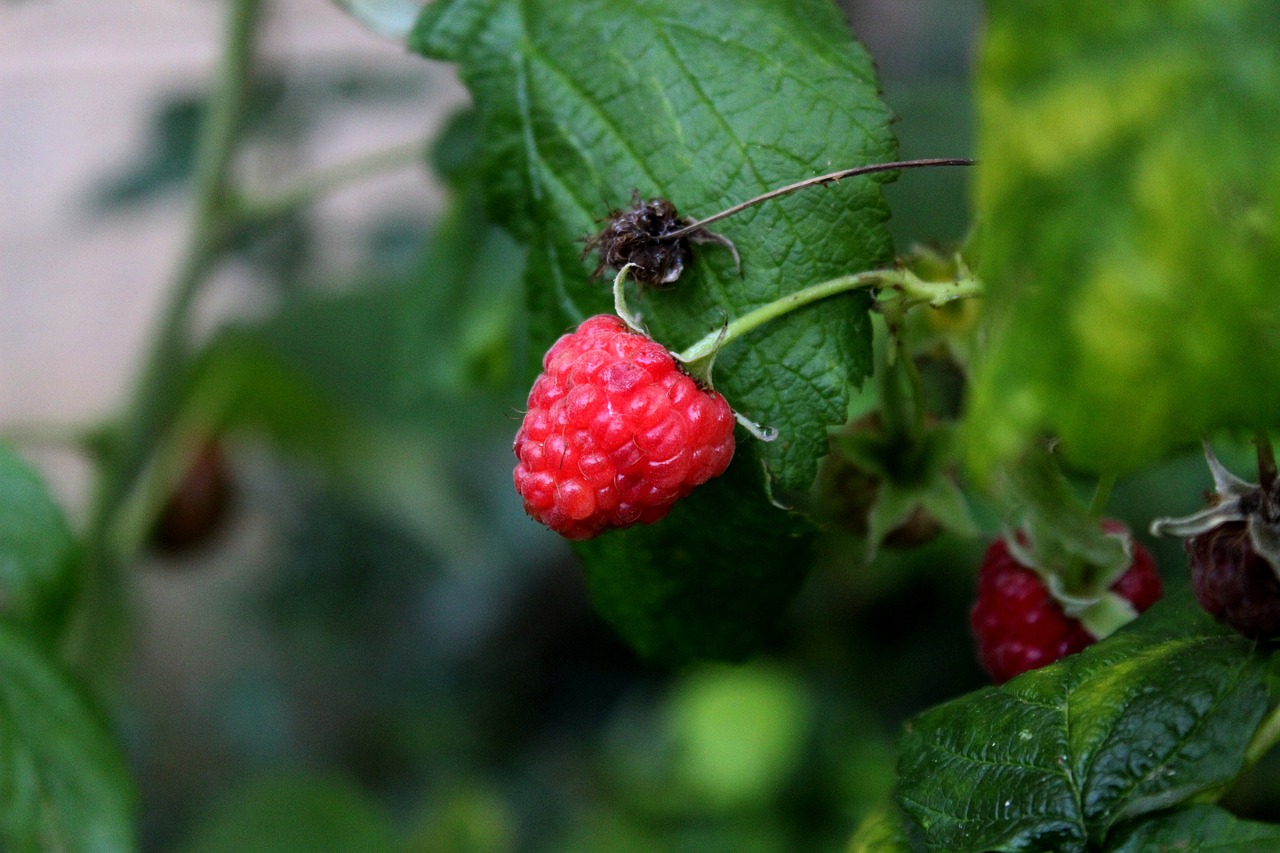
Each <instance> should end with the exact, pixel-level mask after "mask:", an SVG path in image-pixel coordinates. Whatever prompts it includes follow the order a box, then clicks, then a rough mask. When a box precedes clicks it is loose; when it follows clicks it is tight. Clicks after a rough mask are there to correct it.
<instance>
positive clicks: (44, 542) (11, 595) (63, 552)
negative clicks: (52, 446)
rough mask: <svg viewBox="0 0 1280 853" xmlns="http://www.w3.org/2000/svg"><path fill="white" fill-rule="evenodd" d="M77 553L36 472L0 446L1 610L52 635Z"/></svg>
mask: <svg viewBox="0 0 1280 853" xmlns="http://www.w3.org/2000/svg"><path fill="white" fill-rule="evenodd" d="M77 551H78V549H77V547H76V542H75V540H74V538H73V537H72V535H71V529H70V528H69V527H68V526H67V521H66V518H65V517H64V516H63V514H62V510H61V509H60V508H59V507H58V505H57V504H56V503H54V501H53V498H52V497H51V496H50V495H49V492H48V490H47V489H46V488H45V485H44V481H43V480H41V478H40V475H39V474H38V473H37V472H36V471H35V470H34V469H32V468H31V467H30V466H29V465H27V464H26V463H25V462H23V461H22V460H21V459H20V458H19V457H18V456H17V455H16V454H15V453H13V451H11V450H9V449H8V448H7V447H5V446H3V445H0V613H3V615H4V616H5V617H7V618H9V619H11V620H14V621H16V622H20V623H22V624H23V625H24V626H26V627H28V628H29V629H30V630H33V631H34V632H36V633H37V634H39V635H41V636H43V637H52V636H54V635H56V634H57V632H58V629H59V627H60V626H61V624H62V621H63V617H65V616H66V610H67V605H68V604H69V602H70V597H71V593H72V591H73V586H74V579H75V578H74V572H75V561H76V554H77Z"/></svg>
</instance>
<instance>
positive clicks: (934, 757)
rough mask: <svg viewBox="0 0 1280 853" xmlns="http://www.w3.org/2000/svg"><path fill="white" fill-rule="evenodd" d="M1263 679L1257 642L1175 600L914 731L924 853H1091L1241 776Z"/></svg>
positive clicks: (929, 717)
mask: <svg viewBox="0 0 1280 853" xmlns="http://www.w3.org/2000/svg"><path fill="white" fill-rule="evenodd" d="M1266 672H1267V657H1266V656H1265V655H1264V654H1261V653H1259V652H1258V651H1257V650H1256V649H1255V647H1254V645H1253V644H1252V643H1249V642H1247V641H1245V640H1244V639H1242V638H1240V637H1239V636H1236V635H1234V634H1227V633H1224V632H1223V630H1222V629H1221V628H1219V627H1218V626H1216V625H1214V624H1213V623H1212V621H1211V620H1209V619H1208V617H1206V616H1205V615H1204V614H1203V613H1200V612H1199V611H1198V610H1196V609H1195V608H1193V607H1192V606H1190V602H1189V601H1188V600H1186V597H1185V596H1177V597H1175V598H1174V599H1172V600H1167V601H1165V602H1162V603H1161V604H1159V605H1157V606H1156V607H1155V608H1153V609H1152V610H1151V611H1150V613H1149V614H1147V615H1145V616H1144V617H1143V618H1141V619H1139V620H1137V621H1136V622H1134V623H1132V624H1131V626H1130V627H1129V628H1126V629H1124V630H1122V631H1120V632H1118V633H1117V634H1116V635H1114V636H1113V637H1111V638H1109V639H1108V640H1105V641H1103V642H1102V643H1099V644H1098V645H1096V646H1093V647H1091V648H1090V649H1087V650H1086V651H1085V652H1083V653H1082V654H1080V655H1076V656H1071V657H1068V658H1066V659H1065V660H1063V661H1061V662H1060V663H1058V664H1056V665H1054V666H1050V667H1046V668H1044V669H1040V670H1035V671H1033V672H1030V673H1027V674H1025V675H1023V676H1020V677H1019V678H1016V679H1014V680H1013V681H1011V682H1009V683H1008V684H1006V685H1004V686H1002V687H999V688H988V689H986V690H981V691H979V692H977V693H972V694H969V695H968V696H964V697H961V698H959V699H956V700H954V701H952V702H948V703H946V704H944V705H942V706H939V707H937V708H934V709H933V710H930V711H927V712H925V713H924V714H922V715H920V716H919V717H917V718H915V719H914V720H912V721H911V722H910V723H909V724H908V726H907V730H906V734H905V735H904V737H903V740H902V744H901V757H900V762H899V773H900V779H899V788H898V798H899V802H900V803H901V805H902V807H903V809H904V810H905V811H906V812H907V813H908V814H909V815H910V816H911V817H912V819H913V820H914V821H915V822H916V823H917V824H918V825H919V827H920V829H921V830H922V833H923V837H924V842H925V848H926V849H927V850H930V851H948V853H969V851H972V853H981V851H987V850H1006V851H1014V850H1020V851H1033V850H1041V851H1058V853H1082V851H1084V850H1086V849H1096V848H1097V846H1099V845H1101V844H1102V843H1103V842H1104V841H1105V840H1106V839H1107V838H1108V834H1109V833H1110V832H1111V831H1112V829H1113V827H1115V826H1116V825H1117V824H1119V823H1121V822H1123V821H1126V820H1130V819H1133V818H1137V817H1141V816H1143V815H1147V814H1150V813H1153V812H1157V811H1160V810H1162V809H1167V808H1169V807H1171V806H1175V805H1178V804H1180V803H1184V802H1187V801H1188V800H1189V799H1190V798H1192V797H1194V796H1196V795H1199V794H1202V793H1204V792H1209V791H1214V790H1215V789H1218V788H1219V787H1220V786H1222V785H1225V784H1226V783H1228V782H1230V781H1231V780H1232V779H1233V778H1234V777H1235V776H1236V775H1237V774H1238V773H1239V772H1240V770H1241V768H1242V766H1243V764H1244V759H1245V750H1246V748H1247V746H1248V744H1249V740H1250V738H1251V736H1252V734H1253V731H1254V729H1256V728H1257V726H1258V723H1259V722H1260V721H1261V719H1262V716H1263V714H1264V713H1265V712H1266V709H1267V704H1268V696H1267V681H1266Z"/></svg>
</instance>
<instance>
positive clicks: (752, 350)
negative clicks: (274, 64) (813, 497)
mask: <svg viewBox="0 0 1280 853" xmlns="http://www.w3.org/2000/svg"><path fill="white" fill-rule="evenodd" d="M412 44H413V45H414V47H415V48H416V49H418V50H419V51H421V52H423V53H425V54H427V55H428V56H433V57H436V58H441V59H450V60H454V61H457V62H459V63H460V65H461V69H462V74H463V77H464V79H465V80H466V82H467V83H468V85H469V87H470V88H471V90H472V92H473V94H474V96H475V98H476V102H477V105H478V107H479V110H480V115H481V121H482V134H483V142H484V146H485V153H484V158H485V178H486V189H487V192H488V193H489V198H490V204H491V209H492V210H493V211H494V213H495V215H496V216H497V217H498V219H499V221H500V222H502V223H503V224H504V225H506V226H507V227H509V228H510V229H511V230H512V231H513V232H514V233H515V234H517V235H518V236H519V237H520V238H521V240H522V241H524V242H525V243H527V244H528V246H529V247H530V250H531V252H532V253H533V255H534V262H533V264H532V267H531V269H530V271H529V273H528V275H527V277H526V281H527V283H528V287H529V293H530V300H531V305H532V307H533V310H534V312H535V317H534V326H533V336H532V337H533V343H534V344H535V351H539V352H540V351H541V350H542V349H543V348H545V347H546V346H547V345H548V344H550V343H551V341H552V340H554V338H555V337H556V336H557V335H559V334H560V333H561V332H563V331H564V330H565V329H566V328H567V327H568V326H570V325H572V324H575V323H577V322H579V321H581V320H582V319H584V318H585V317H587V316H589V315H591V314H595V313H599V312H600V311H603V310H606V309H607V308H608V307H609V306H610V298H609V293H608V289H607V287H604V286H603V285H601V284H600V283H598V282H592V281H591V280H590V279H589V276H588V273H589V271H590V269H591V266H592V264H591V263H590V262H587V261H583V260H580V259H579V257H578V256H579V254H580V251H581V248H582V246H581V243H580V242H579V241H580V239H581V238H582V237H583V236H584V235H586V234H588V233H590V232H592V231H594V230H597V229H598V227H599V226H598V225H597V220H598V219H599V218H601V217H602V216H603V215H604V214H605V212H606V210H607V208H609V207H621V206H624V205H625V204H626V203H627V202H628V199H629V197H630V194H631V190H632V188H636V189H638V190H639V191H640V193H641V194H642V195H643V196H645V197H646V198H651V197H653V196H658V195H660V196H664V197H667V198H669V199H671V200H672V201H673V202H675V204H676V205H677V207H678V208H680V210H681V212H682V213H684V214H686V215H707V214H710V213H713V212H715V211H717V210H720V209H722V208H724V207H727V206H728V205H729V204H731V203H733V202H735V201H740V200H742V199H745V198H748V197H750V196H752V195H755V194H757V193H760V192H763V191H765V190H768V189H771V188H774V187H777V186H781V185H783V184H786V183H790V182H792V181H795V180H798V179H800V178H803V177H808V176H810V175H815V174H821V173H823V172H826V171H830V170H831V169H832V168H838V167H839V166H842V165H852V164H858V163H868V162H877V161H882V160H886V159H891V157H892V154H893V151H894V145H893V142H892V139H891V137H890V135H889V132H888V127H887V123H888V113H887V111H886V110H885V108H884V106H883V104H881V102H880V101H879V99H878V95H877V84H876V81H875V78H874V75H873V73H872V69H871V63H870V60H869V59H868V57H867V56H866V54H865V53H864V52H863V51H862V50H861V49H860V48H859V47H857V46H856V45H855V44H854V43H853V42H852V41H851V40H850V39H849V36H848V34H847V30H846V29H845V27H844V26H843V24H842V22H841V21H840V19H839V17H838V16H837V15H836V13H835V10H834V9H833V8H832V7H831V6H830V5H829V4H827V3H825V2H816V0H807V2H804V3H798V4H797V3H793V2H788V3H782V2H777V1H776V0H752V2H746V3H735V4H733V5H732V6H714V7H711V8H709V9H694V8H692V7H689V6H688V5H687V4H681V3H676V2H672V0H663V2H646V3H630V2H625V3H624V2H619V0H592V2H583V3H563V2H540V3H533V4H530V3H515V2H509V0H490V2H480V0H449V2H443V3H433V4H431V5H430V6H428V7H427V8H426V10H425V11H424V14H423V17H422V18H421V20H420V21H419V24H418V27H417V29H416V30H415V33H414V36H413V39H412ZM762 92H770V93H772V94H771V96H770V97H769V98H768V99H762V98H761V97H760V93H762ZM778 101H785V102H786V103H787V104H788V109H787V110H786V111H779V110H778V109H776V107H775V104H776V103H777V102H778ZM815 117H820V121H815V120H814V118H815ZM885 217H886V212H885V208H884V204H883V201H882V200H881V199H880V193H879V187H878V182H877V181H875V180H862V181H851V182H848V183H847V184H842V185H839V186H837V187H835V188H831V189H826V190H821V191H817V192H812V193H808V194H801V195H798V196H794V197H791V198H788V199H785V200H781V201H778V202H777V203H774V204H771V205H767V206H764V207H761V208H759V209H758V210H756V211H753V212H752V213H750V214H745V215H743V216H741V217H738V218H736V219H734V220H729V221H726V222H725V223H724V226H723V232H724V234H725V235H726V236H727V237H729V238H730V239H732V240H734V242H735V243H736V244H737V246H738V249H739V251H740V252H741V254H742V262H743V278H741V279H739V278H738V277H737V276H736V274H735V273H734V270H733V263H732V259H731V258H730V256H729V254H728V253H727V252H725V251H723V250H719V249H716V248H711V247H703V248H702V249H701V250H700V251H699V253H698V257H699V261H698V263H696V264H694V266H693V269H690V270H688V271H687V272H686V275H685V277H684V278H683V279H682V280H681V281H680V282H679V283H678V284H677V285H676V286H675V287H673V288H671V289H670V290H669V291H666V292H661V293H650V294H648V295H646V297H645V299H644V302H643V305H642V306H641V308H642V310H643V311H644V313H645V319H646V322H647V323H648V324H649V326H650V328H651V331H652V332H653V333H654V334H655V335H656V337H657V338H658V339H659V340H661V341H662V342H663V343H665V344H667V345H668V346H670V347H672V348H673V349H678V348H681V347H683V346H685V345H687V344H689V343H691V342H693V341H694V340H696V339H698V338H700V337H702V336H703V335H704V334H706V333H707V332H708V331H710V330H711V329H714V328H716V327H717V326H719V325H720V324H721V323H722V322H723V321H724V319H725V313H726V312H727V313H728V315H729V316H730V317H733V316H737V315H740V314H742V313H744V312H745V311H747V310H749V309H751V308H755V307H758V306H760V305H762V304H765V303H767V302H770V301H772V300H773V299H775V298H776V297H778V296H779V295H781V294H784V293H787V292H790V291H792V290H796V289H799V288H800V287H802V286H804V285H806V284H811V283H814V282H817V281H821V280H824V279H828V278H833V277H835V276H836V275H839V274H841V273H846V272H849V271H850V270H860V269H866V268H868V267H873V266H876V265H878V264H882V263H884V262H885V261H887V260H888V259H889V252H890V247H889V242H888V238H887V235H886V232H885V230H884V220H885ZM865 307H866V303H865V301H864V300H862V299H861V298H849V299H841V300H832V301H830V302H828V303H825V304H822V305H819V306H815V307H814V308H812V309H811V310H808V311H805V312H801V313H798V314H796V315H794V316H792V317H790V318H788V319H787V320H786V321H782V322H778V323H775V324H772V325H771V326H770V327H769V328H768V329H767V330H765V331H763V332H761V333H760V334H758V335H756V336H755V337H753V338H751V339H749V340H746V341H744V342H742V344H740V345H738V346H736V347H733V348H731V349H729V350H726V351H725V352H724V353H723V354H722V356H721V368H722V369H721V373H720V375H721V376H722V377H723V379H722V381H721V383H720V385H719V387H720V390H722V391H723V393H724V394H725V396H726V397H728V399H729V401H730V403H731V404H733V405H734V406H735V407H736V408H738V409H739V410H741V411H743V412H745V413H746V414H748V415H749V416H750V417H752V418H753V419H755V420H757V421H760V422H762V423H765V424H768V425H769V426H772V427H774V428H776V429H778V430H779V431H780V432H781V434H782V437H781V438H780V439H779V441H778V442H776V443H775V444H774V445H772V446H769V447H767V448H765V449H764V451H763V454H764V458H765V460H766V462H767V464H768V465H769V467H770V470H771V472H772V474H773V476H775V477H776V478H777V479H778V480H779V482H780V483H781V484H782V485H783V486H784V487H785V488H788V489H799V490H803V489H805V488H807V487H808V486H809V484H810V483H811V482H812V480H813V477H814V473H815V470H816V468H815V466H816V460H817V458H818V457H819V456H821V455H822V454H823V453H824V452H825V438H826V435H825V430H826V428H827V427H828V426H830V425H832V424H835V423H839V422H840V421H841V420H843V415H844V411H845V404H846V400H847V397H846V394H847V387H848V385H849V384H851V383H858V382H860V381H861V380H862V379H863V378H864V377H865V375H866V373H867V371H868V370H869V368H870V359H869V356H870V348H869V344H870V326H869V324H868V323H867V320H866V317H865Z"/></svg>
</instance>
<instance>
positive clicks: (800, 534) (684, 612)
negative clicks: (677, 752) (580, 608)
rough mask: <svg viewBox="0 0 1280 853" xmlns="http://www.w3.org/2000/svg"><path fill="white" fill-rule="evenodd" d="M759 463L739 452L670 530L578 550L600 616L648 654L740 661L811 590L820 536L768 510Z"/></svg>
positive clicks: (747, 451)
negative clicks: (808, 582)
mask: <svg viewBox="0 0 1280 853" xmlns="http://www.w3.org/2000/svg"><path fill="white" fill-rule="evenodd" d="M753 457H754V453H752V450H751V448H749V447H746V448H743V447H740V448H739V450H738V455H737V456H736V457H735V458H734V460H733V463H732V464H731V465H730V466H729V470H728V471H726V472H725V473H724V474H723V475H721V476H720V477H718V478H716V479H714V480H711V481H710V482H708V483H706V484H705V485H703V486H701V487H699V488H698V489H697V490H696V491H695V492H694V493H693V494H691V495H690V496H689V497H687V498H685V499H684V500H683V501H681V502H680V503H679V504H677V505H676V506H675V508H674V509H672V511H671V515H670V516H668V517H667V518H666V519H664V520H663V521H662V522H661V523H659V524H655V525H652V526H637V527H632V528H628V529H627V530H620V531H618V532H616V533H612V534H610V535H608V536H602V537H598V538H596V539H593V540H590V541H587V542H580V543H577V545H576V546H575V549H576V550H577V551H578V553H579V554H581V555H582V558H583V563H584V566H585V569H586V573H587V584H588V586H589V587H590V588H591V597H592V601H593V602H594V604H595V607H596V609H597V610H598V611H599V612H600V614H601V615H602V616H604V617H605V619H607V620H609V622H610V624H612V625H613V627H614V628H615V629H616V630H617V631H618V633H620V634H621V635H622V636H623V637H624V638H625V639H626V640H627V642H628V643H630V644H631V645H632V646H633V647H634V648H635V649H636V650H637V651H638V652H640V653H641V654H642V655H644V656H646V657H649V658H653V659H655V660H659V661H662V662H664V663H667V664H677V663H683V662H685V661H689V660H696V659H699V658H706V659H717V660H740V659H742V658H744V657H745V656H747V655H748V654H750V653H751V652H753V651H754V650H755V649H756V648H758V647H759V646H760V644H761V643H762V642H764V641H765V640H766V639H767V637H768V634H769V632H770V631H771V630H772V629H773V627H774V625H775V624H776V622H777V621H778V616H779V612H780V611H781V609H782V606H783V605H785V604H786V602H788V601H790V600H791V597H792V596H793V595H794V594H795V592H796V590H798V589H799V588H800V585H801V584H802V583H803V582H804V578H805V570H806V569H807V567H808V566H809V564H810V562H811V561H812V547H813V542H812V538H813V528H812V527H811V526H810V525H809V524H808V523H807V522H805V521H804V520H803V519H801V518H800V517H799V516H797V515H795V514H794V513H789V512H787V511H786V510H781V509H779V508H778V507H776V506H774V505H773V504H772V503H770V502H769V500H768V499H767V498H766V497H765V495H764V494H763V493H762V492H761V490H760V487H759V477H760V474H759V469H758V467H757V465H758V463H757V462H756V461H755V459H753ZM726 507H731V508H732V509H731V510H726Z"/></svg>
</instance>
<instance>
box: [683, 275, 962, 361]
mask: <svg viewBox="0 0 1280 853" xmlns="http://www.w3.org/2000/svg"><path fill="white" fill-rule="evenodd" d="M860 288H876V289H879V290H881V291H882V292H881V293H880V294H879V295H878V297H877V298H878V299H880V300H900V301H901V302H900V304H901V305H902V306H903V307H909V306H911V305H919V304H924V303H927V304H929V305H932V306H933V307H935V308H937V307H940V306H942V305H945V304H947V303H948V302H953V301H955V300H957V299H969V298H972V297H975V296H981V295H982V282H980V281H979V280H978V279H977V278H976V277H974V276H973V274H972V273H970V272H969V271H968V269H966V268H964V267H963V266H962V267H961V271H960V275H959V276H958V277H957V278H955V279H954V280H952V281H925V280H924V279H922V278H920V277H919V276H917V275H916V274H915V273H913V272H911V271H910V270H902V269H887V270H867V271H866V272H860V273H854V274H852V275H844V276H840V277H839V278H833V279H831V280H830V281H824V282H819V283H818V284H812V285H810V286H808V287H806V288H803V289H801V290H797V291H796V292H794V293H788V294H787V295H786V296H783V297H781V298H780V299H775V300H774V301H773V302H770V303H769V304H767V305H762V306H760V307H759V308H756V309H754V310H752V311H749V312H747V313H746V314H743V315H742V316H741V317H739V318H738V319H736V320H733V321H732V322H730V323H729V324H728V325H727V326H726V327H725V328H724V329H717V330H716V331H714V332H712V333H710V334H708V335H706V336H705V337H703V338H702V339H701V340H700V341H698V342H697V343H695V344H693V346H691V347H689V348H688V349H686V350H684V351H683V352H680V353H676V354H675V357H676V359H677V360H678V361H682V362H684V363H685V364H686V365H691V366H692V365H695V364H697V363H699V362H701V361H703V360H704V359H709V358H714V357H715V354H716V352H718V351H719V350H720V348H721V347H723V346H724V345H726V344H728V343H730V342H732V341H734V340H736V339H738V338H740V337H742V336H743V335H746V334H747V333H749V332H752V331H754V330H756V329H757V328H759V327H760V326H763V325H764V324H765V323H768V322H769V321H771V320H776V319H777V318H779V317H782V316H785V315H786V314H790V313H791V312H792V311H795V310H796V309H797V308H803V307H804V306H806V305H809V304H812V303H814V302H818V301H819V300H822V299H826V298H827V297H829V296H836V295H838V294H841V293H847V292H848V291H851V290H858V289H860ZM695 372H696V371H695Z"/></svg>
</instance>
